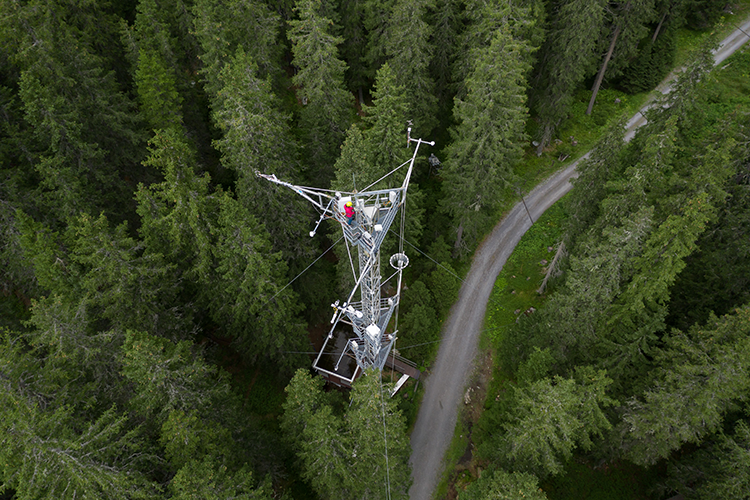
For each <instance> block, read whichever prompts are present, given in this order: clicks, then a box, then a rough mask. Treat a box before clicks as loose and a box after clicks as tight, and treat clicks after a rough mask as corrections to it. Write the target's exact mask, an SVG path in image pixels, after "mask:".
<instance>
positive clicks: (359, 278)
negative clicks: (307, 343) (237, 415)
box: [256, 128, 435, 385]
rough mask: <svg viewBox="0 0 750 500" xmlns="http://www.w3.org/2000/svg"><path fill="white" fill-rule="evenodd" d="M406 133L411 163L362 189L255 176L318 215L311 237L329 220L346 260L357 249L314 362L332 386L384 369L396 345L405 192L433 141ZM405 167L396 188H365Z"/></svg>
mask: <svg viewBox="0 0 750 500" xmlns="http://www.w3.org/2000/svg"><path fill="white" fill-rule="evenodd" d="M408 133H409V135H408V143H409V144H411V143H412V142H413V143H415V144H416V147H415V148H414V154H413V155H412V157H411V159H410V160H408V161H406V162H405V163H403V164H402V165H400V166H399V167H397V168H396V169H394V170H393V171H391V172H390V173H389V174H387V175H386V176H384V177H383V178H381V179H379V180H378V181H376V182H375V183H373V184H371V186H368V188H366V189H365V190H364V191H359V192H358V191H353V192H344V191H332V190H328V189H319V188H310V187H304V186H297V185H294V184H291V183H288V182H284V181H282V180H280V179H277V178H276V176H275V175H267V174H261V173H260V172H256V174H257V175H258V176H259V177H263V178H264V179H267V180H269V181H271V182H273V183H275V184H279V185H282V186H285V187H288V188H289V189H292V190H293V191H294V192H296V193H297V194H299V195H300V196H302V197H303V198H305V199H306V200H308V201H309V202H310V203H312V204H313V206H314V207H315V208H316V209H317V210H318V211H319V212H320V218H319V219H318V222H317V223H316V225H315V229H313V230H312V231H310V236H311V237H312V236H315V233H316V231H317V230H318V227H319V226H320V224H321V222H322V221H323V220H325V219H333V220H335V221H337V222H338V223H339V224H340V225H341V229H342V230H343V233H344V238H345V240H346V244H347V252H348V253H349V255H350V259H351V252H350V247H356V248H357V254H358V261H359V273H357V272H356V270H355V269H354V265H353V262H352V266H351V267H352V273H353V274H354V279H355V282H356V283H355V285H354V288H353V289H352V291H351V293H349V296H348V297H347V299H346V300H345V301H344V302H343V303H341V302H340V301H339V300H337V301H336V302H334V303H333V304H331V305H332V307H333V309H334V313H333V317H332V318H331V325H332V326H331V330H330V331H329V333H328V336H327V337H326V339H325V341H324V343H323V347H322V348H321V350H320V352H319V353H318V356H317V358H316V359H315V362H314V363H313V367H314V368H315V369H316V370H317V371H318V372H320V373H321V374H322V375H324V376H325V377H326V378H328V379H329V380H332V381H333V382H336V383H343V384H345V385H351V384H352V382H353V381H354V379H355V378H356V377H357V376H358V374H359V372H360V371H364V370H365V369H367V368H369V367H374V368H377V369H378V370H382V369H383V365H384V364H385V363H386V359H387V358H388V355H389V353H390V352H391V348H392V347H393V344H394V342H395V341H396V336H397V333H398V330H397V329H396V328H394V330H393V331H392V332H387V329H388V324H389V322H390V321H391V319H393V318H395V317H396V316H397V315H398V305H399V301H400V299H401V275H402V271H403V269H404V268H405V267H406V266H407V265H408V264H409V259H408V258H407V257H406V254H404V251H403V230H404V224H403V217H404V211H403V208H404V204H405V202H406V191H407V189H408V188H409V180H410V178H411V175H412V171H413V169H414V161H415V160H416V158H417V152H418V151H419V146H420V145H421V144H423V143H424V144H429V145H430V146H434V145H435V143H434V142H427V141H423V140H422V139H412V138H411V128H409V129H408ZM406 165H408V169H407V172H406V175H405V177H404V180H403V182H402V183H401V186H400V187H394V188H390V189H376V190H368V189H369V187H372V186H375V185H377V184H379V183H380V182H381V181H383V180H385V179H386V178H387V177H389V176H390V175H392V174H393V173H394V172H396V171H397V170H399V169H401V168H402V167H404V166H406ZM347 203H351V204H352V206H353V208H354V215H353V217H347V216H346V210H345V206H346V204H347ZM399 211H401V215H402V223H401V227H400V232H401V235H400V236H401V237H400V239H399V251H398V253H396V254H394V255H392V256H391V258H390V265H391V266H392V267H393V268H394V269H395V272H394V273H393V275H392V276H390V277H389V278H388V279H387V280H386V282H388V281H390V280H391V279H392V278H394V277H396V278H397V284H396V286H395V292H393V293H392V294H391V295H390V296H385V297H384V296H383V294H382V293H381V289H382V287H383V285H384V284H385V283H384V282H382V278H381V275H380V272H381V269H380V247H381V245H382V243H383V240H384V239H385V237H386V235H387V234H388V231H389V229H390V228H391V225H392V224H393V222H394V221H395V220H396V216H397V215H398V213H399ZM357 291H359V299H360V300H358V301H357V300H355V299H356V294H357ZM342 324H347V325H350V326H351V327H352V332H353V334H354V336H351V335H350V334H348V333H347V332H346V331H344V330H342V328H341V326H342ZM396 324H397V323H396Z"/></svg>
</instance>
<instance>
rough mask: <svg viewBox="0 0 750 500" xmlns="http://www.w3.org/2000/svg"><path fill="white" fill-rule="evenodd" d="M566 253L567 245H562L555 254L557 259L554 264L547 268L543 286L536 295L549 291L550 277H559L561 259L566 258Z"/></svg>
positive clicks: (553, 261) (553, 260)
mask: <svg viewBox="0 0 750 500" xmlns="http://www.w3.org/2000/svg"><path fill="white" fill-rule="evenodd" d="M566 253H567V252H566V251H565V243H564V242H563V243H560V246H559V247H557V252H555V258H554V259H552V264H550V265H549V267H548V268H547V274H546V275H545V276H544V281H542V285H541V286H540V287H539V288H538V289H537V291H536V293H538V294H539V295H541V294H543V293H544V290H546V289H547V281H549V279H550V277H552V276H557V274H558V273H557V270H558V266H559V265H560V259H561V258H562V257H563V256H565V254H566Z"/></svg>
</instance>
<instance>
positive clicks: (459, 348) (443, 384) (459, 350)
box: [409, 19, 750, 500]
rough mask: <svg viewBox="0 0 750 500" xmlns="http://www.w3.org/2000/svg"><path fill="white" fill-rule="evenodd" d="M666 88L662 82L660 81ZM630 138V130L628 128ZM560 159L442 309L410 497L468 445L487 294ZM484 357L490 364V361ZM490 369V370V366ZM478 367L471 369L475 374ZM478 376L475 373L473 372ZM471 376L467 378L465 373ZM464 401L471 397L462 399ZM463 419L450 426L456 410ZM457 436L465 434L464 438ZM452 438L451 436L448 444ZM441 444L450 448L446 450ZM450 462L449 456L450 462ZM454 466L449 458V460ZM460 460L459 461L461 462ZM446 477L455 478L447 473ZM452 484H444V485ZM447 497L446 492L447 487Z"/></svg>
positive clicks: (417, 430) (559, 186)
mask: <svg viewBox="0 0 750 500" xmlns="http://www.w3.org/2000/svg"><path fill="white" fill-rule="evenodd" d="M746 33H750V19H747V20H746V21H745V22H744V23H742V25H741V26H739V27H738V28H737V29H735V30H734V31H733V32H732V34H731V35H730V36H728V37H727V38H726V39H725V40H724V41H723V42H722V45H721V47H720V49H719V50H718V51H717V57H716V59H717V64H718V63H719V62H721V61H723V60H724V59H725V58H726V57H728V56H729V55H730V54H731V53H733V52H734V51H736V50H737V49H738V48H740V47H741V46H742V44H744V43H745V42H747V41H748V39H750V38H749V37H748V35H747V34H746ZM659 90H660V91H662V92H668V87H660V88H659ZM641 117H642V114H641V113H640V112H638V113H636V115H635V116H634V117H633V119H631V121H630V122H629V123H628V129H629V131H631V130H632V131H633V132H634V130H635V129H636V128H638V127H640V126H641V125H643V123H645V120H643V121H641V119H640V118H641ZM630 137H632V135H630ZM586 157H588V153H587V154H586V155H584V156H582V157H581V158H579V160H576V161H575V162H573V163H571V164H570V165H568V166H567V167H566V168H565V169H563V170H561V171H560V172H558V173H556V174H555V175H553V176H552V177H550V178H549V179H548V180H546V181H545V182H543V183H541V184H540V185H539V186H537V187H536V188H535V189H534V190H533V191H532V192H531V193H530V194H529V195H528V196H527V197H526V199H525V205H524V204H523V203H518V204H517V205H516V206H515V207H514V208H513V209H512V210H510V212H509V213H508V214H507V215H506V216H505V217H504V218H503V219H502V220H501V221H500V223H498V224H497V225H496V226H495V228H494V229H493V230H492V232H491V233H490V234H489V235H488V236H487V237H486V239H485V240H484V241H483V242H482V244H481V245H480V246H479V248H478V249H477V251H476V253H475V255H474V258H473V261H472V265H471V269H470V270H469V272H468V274H467V275H466V278H465V279H464V282H463V285H462V287H461V291H460V293H459V297H458V300H457V301H456V303H455V304H454V306H453V307H452V308H451V311H450V315H449V317H448V318H447V319H446V321H445V323H444V325H443V332H442V337H441V343H440V349H439V351H438V355H437V359H436V360H435V363H434V364H433V367H432V370H431V373H430V375H429V377H428V378H427V379H426V380H425V382H424V385H425V393H424V398H423V400H422V404H421V407H420V409H419V412H418V415H417V420H416V423H415V426H414V429H413V431H412V435H411V445H412V455H411V459H410V463H411V465H412V479H413V483H412V486H411V489H410V490H409V498H410V499H411V500H431V499H432V498H433V494H434V492H435V488H436V486H437V484H438V480H439V479H440V477H441V474H442V473H443V471H444V468H445V463H446V462H445V461H444V457H446V453H447V452H448V453H449V454H450V453H455V450H461V449H462V448H463V450H464V452H463V453H462V454H461V455H459V456H460V458H459V460H458V464H468V463H470V460H469V461H468V462H467V461H466V460H464V458H466V457H467V451H466V450H468V453H469V457H470V454H471V450H472V443H471V439H470V433H471V425H473V423H472V422H474V423H475V420H474V419H473V417H472V415H474V414H475V413H477V412H478V411H481V407H482V404H483V400H484V398H483V397H480V396H482V394H481V388H482V386H484V387H485V388H486V384H487V382H486V380H484V382H483V383H480V384H476V383H475V382H476V381H481V380H483V378H484V377H483V376H482V374H483V373H485V374H486V368H485V366H486V365H485V364H486V362H487V359H486V356H481V357H478V356H477V353H478V344H479V338H480V334H481V332H482V328H483V325H484V318H485V313H486V308H487V301H488V299H489V297H490V294H491V293H492V290H493V287H494V283H495V279H496V278H497V276H498V274H499V273H500V271H501V270H502V268H503V265H504V264H505V262H506V261H507V259H508V257H509V256H510V255H511V253H512V252H513V249H514V248H515V246H516V244H518V242H519V241H520V239H521V237H522V236H523V234H524V233H525V232H526V231H527V230H528V229H529V228H530V227H531V224H532V220H533V221H536V220H538V219H539V218H540V217H541V215H542V214H543V213H544V212H545V211H546V210H547V209H548V208H549V207H550V206H552V204H554V203H555V202H556V201H557V200H559V199H560V198H562V196H564V195H565V194H566V193H567V192H568V191H569V190H570V189H571V187H572V186H571V184H570V183H569V180H570V179H571V178H572V177H574V176H575V167H576V165H577V163H578V161H580V160H581V159H584V158H586ZM490 364H491V363H490ZM490 371H491V370H490ZM477 374H479V375H477ZM477 376H478V378H476V377H477ZM472 377H475V378H472ZM475 385H479V386H480V392H479V393H478V394H476V396H477V397H476V398H475V399H474V400H473V403H474V404H472V405H471V406H472V408H473V409H472V408H469V410H466V409H465V408H462V407H463V406H469V405H465V404H464V402H463V400H464V396H465V394H466V391H467V388H470V387H472V386H475ZM470 404H471V403H470ZM460 408H462V409H461V415H462V421H463V422H465V424H463V425H457V420H458V415H459V409H460ZM464 435H465V436H466V437H464ZM452 439H453V440H454V441H453V443H454V444H451V443H452ZM449 447H450V448H451V450H450V451H449ZM454 463H455V462H454ZM453 466H454V465H453V464H451V467H453ZM462 466H466V465H462ZM451 476H452V477H453V478H454V479H458V480H460V474H459V475H458V476H457V475H455V474H451ZM450 490H453V492H454V493H453V494H454V495H455V488H454V487H453V486H451V487H450V488H449V491H450ZM449 497H451V498H452V495H450V493H449Z"/></svg>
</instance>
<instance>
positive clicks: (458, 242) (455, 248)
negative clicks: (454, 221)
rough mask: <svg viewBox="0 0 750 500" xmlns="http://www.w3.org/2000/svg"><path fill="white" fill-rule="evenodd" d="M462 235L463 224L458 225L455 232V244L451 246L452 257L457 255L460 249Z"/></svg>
mask: <svg viewBox="0 0 750 500" xmlns="http://www.w3.org/2000/svg"><path fill="white" fill-rule="evenodd" d="M463 234H464V223H463V222H459V223H458V229H457V230H456V243H455V244H454V245H453V256H454V257H455V256H456V255H458V250H459V248H461V236H463Z"/></svg>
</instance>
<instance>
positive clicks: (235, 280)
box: [137, 129, 303, 364]
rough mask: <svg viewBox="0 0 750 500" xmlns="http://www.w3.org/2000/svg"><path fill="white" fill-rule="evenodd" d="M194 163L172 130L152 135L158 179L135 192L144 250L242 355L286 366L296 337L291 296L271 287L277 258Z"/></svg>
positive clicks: (250, 220)
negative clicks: (185, 284)
mask: <svg viewBox="0 0 750 500" xmlns="http://www.w3.org/2000/svg"><path fill="white" fill-rule="evenodd" d="M194 162H195V160H194V158H193V152H192V151H191V150H190V149H189V148H188V147H187V145H186V144H185V143H184V142H183V140H182V139H181V138H180V137H179V136H178V135H177V134H176V132H175V131H174V130H171V129H170V130H167V131H164V132H162V133H161V134H159V135H157V136H156V137H155V138H154V140H153V148H152V152H151V157H150V158H149V160H148V164H149V165H152V166H154V167H156V168H158V169H159V170H160V171H162V172H163V173H164V177H165V181H164V182H163V183H161V184H157V185H153V186H150V187H149V188H148V189H146V188H141V190H140V191H139V192H138V195H137V198H138V201H139V206H138V213H139V215H141V218H142V226H141V233H142V234H143V236H144V240H145V242H146V246H147V248H149V249H150V251H152V252H160V253H163V254H165V255H166V256H167V257H168V259H169V260H170V261H171V262H173V263H175V264H177V265H178V266H179V267H180V268H181V269H182V270H183V273H184V276H185V277H186V278H188V279H189V280H190V283H191V286H193V287H195V292H194V293H195V296H196V298H197V299H198V300H199V303H200V304H201V305H203V306H204V307H205V308H206V309H207V310H208V311H209V312H210V314H211V317H212V318H213V320H214V321H216V322H217V324H220V325H223V327H224V328H225V329H226V330H225V331H226V333H228V334H230V335H232V336H233V337H234V339H235V341H236V342H237V345H238V346H239V347H240V349H241V350H242V352H243V353H244V354H245V355H246V356H248V357H249V358H252V359H254V358H256V357H259V356H260V357H269V358H274V359H276V360H277V361H280V362H281V363H282V364H283V363H284V360H286V361H287V362H290V363H291V362H293V361H292V359H293V356H292V357H289V356H288V355H287V354H284V351H287V350H290V349H289V346H291V345H298V342H299V339H302V338H303V335H300V329H301V324H300V323H299V322H298V321H297V320H296V313H297V311H298V306H297V305H296V301H295V299H294V295H293V293H292V292H291V291H289V290H286V289H285V288H282V287H280V286H279V283H280V282H282V281H284V280H285V267H284V266H283V264H282V263H281V261H280V256H279V254H276V253H273V252H272V251H271V250H270V245H269V243H268V236H267V233H266V232H265V230H264V227H263V226H262V225H260V224H258V222H257V220H256V219H255V218H254V217H253V216H252V215H251V214H249V213H248V212H247V210H246V209H245V208H243V207H242V206H241V204H240V203H239V202H238V201H236V200H234V199H233V198H231V197H230V196H229V195H228V194H227V193H225V192H222V191H220V190H219V191H214V192H211V190H210V188H209V182H210V179H209V177H208V175H207V174H206V175H204V176H203V177H198V176H197V175H196V174H195V172H194V171H193V168H194V167H193V165H194ZM291 350H301V349H291Z"/></svg>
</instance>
